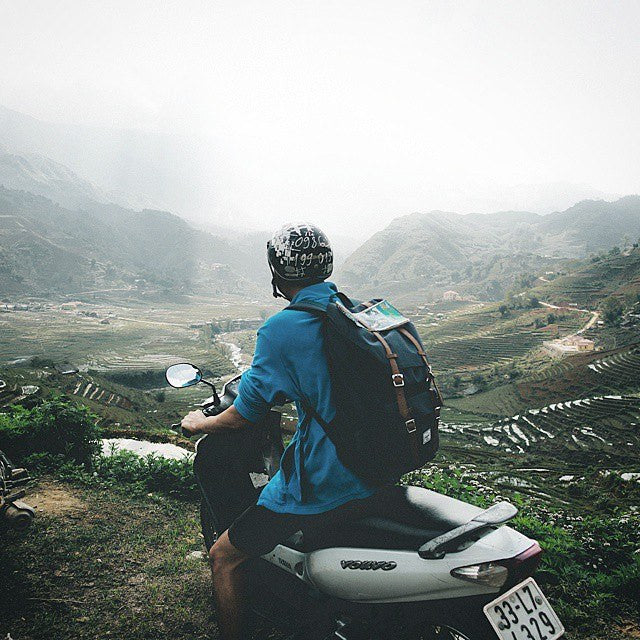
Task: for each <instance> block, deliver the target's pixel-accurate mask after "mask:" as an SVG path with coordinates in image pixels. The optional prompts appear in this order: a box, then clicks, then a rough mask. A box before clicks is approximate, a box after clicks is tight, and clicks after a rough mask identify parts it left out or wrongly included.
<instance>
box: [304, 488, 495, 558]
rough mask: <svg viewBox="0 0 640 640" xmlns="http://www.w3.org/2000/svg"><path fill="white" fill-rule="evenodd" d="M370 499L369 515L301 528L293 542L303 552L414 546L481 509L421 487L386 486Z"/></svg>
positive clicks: (472, 516)
mask: <svg viewBox="0 0 640 640" xmlns="http://www.w3.org/2000/svg"><path fill="white" fill-rule="evenodd" d="M373 500H374V507H373V509H372V514H371V515H368V516H367V517H365V518H362V519H359V520H354V521H352V522H346V523H345V524H344V526H339V527H333V528H332V529H331V530H326V531H325V530H310V531H308V532H307V531H303V532H302V534H303V535H302V536H298V537H297V538H296V546H297V547H298V548H299V549H300V550H302V551H305V552H310V551H315V550H318V549H327V548H330V547H354V548H377V549H406V550H417V549H418V548H419V547H420V546H422V545H423V544H424V543H425V542H427V541H428V540H432V539H433V538H436V537H437V536H439V535H441V534H443V533H445V532H447V531H450V530H451V529H454V528H455V527H458V526H460V525H462V524H465V523H466V522H468V521H469V520H471V519H472V518H474V517H475V516H477V515H478V514H479V513H481V512H482V509H481V508H479V507H475V506H474V505H471V504H468V503H467V502H462V501H461V500H456V499H455V498H450V497H449V496H445V495H443V494H441V493H436V492H435V491H430V490H429V489H423V488H421V487H385V488H383V489H380V490H379V491H378V493H377V494H376V496H375V498H374V499H373Z"/></svg>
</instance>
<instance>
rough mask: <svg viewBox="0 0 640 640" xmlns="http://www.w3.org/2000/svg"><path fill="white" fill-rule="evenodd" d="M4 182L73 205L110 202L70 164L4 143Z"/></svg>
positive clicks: (0, 157) (0, 156)
mask: <svg viewBox="0 0 640 640" xmlns="http://www.w3.org/2000/svg"><path fill="white" fill-rule="evenodd" d="M0 185H2V186H4V187H6V188H7V189H17V190H20V191H29V192H31V193H33V194H35V195H39V196H44V197H45V198H48V199H49V200H52V201H53V202H56V203H57V204H59V205H61V206H63V207H68V208H70V209H76V208H78V207H82V206H85V205H87V204H89V203H94V202H102V203H105V202H108V198H107V196H106V194H105V193H104V192H103V191H102V190H101V189H99V188H98V187H96V186H95V185H93V184H91V183H90V182H88V181H87V180H83V179H82V178H80V176H78V175H77V174H76V173H74V172H73V171H72V170H71V169H69V167H66V166H65V165H63V164H60V163H59V162H55V161H53V160H51V159H50V158H45V157H44V156H40V155H31V154H17V153H12V152H10V151H8V150H7V149H3V148H2V146H1V145H0Z"/></svg>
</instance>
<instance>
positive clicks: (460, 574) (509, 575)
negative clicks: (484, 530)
mask: <svg viewBox="0 0 640 640" xmlns="http://www.w3.org/2000/svg"><path fill="white" fill-rule="evenodd" d="M541 557H542V549H541V548H540V545H539V544H538V543H537V542H534V543H533V544H532V545H531V546H530V547H529V548H528V549H526V550H525V551H523V552H522V553H519V554H518V555H517V556H514V557H513V558H507V559H506V560H497V561H495V562H483V563H482V564H471V565H468V566H466V567H457V568H456V569H452V570H451V575H452V576H454V577H455V578H460V579H461V580H467V581H468V582H477V583H480V584H484V585H486V586H488V587H493V588H494V589H501V588H502V587H504V586H505V585H508V586H512V585H514V584H518V582H522V580H524V579H525V578H528V577H529V576H531V575H533V574H534V573H535V570H536V569H537V568H538V565H539V564H540V560H541Z"/></svg>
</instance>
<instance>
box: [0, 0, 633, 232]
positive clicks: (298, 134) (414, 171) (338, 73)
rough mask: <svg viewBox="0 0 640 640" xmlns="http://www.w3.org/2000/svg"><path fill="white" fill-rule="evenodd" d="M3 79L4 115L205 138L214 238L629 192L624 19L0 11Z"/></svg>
mask: <svg viewBox="0 0 640 640" xmlns="http://www.w3.org/2000/svg"><path fill="white" fill-rule="evenodd" d="M0 61H1V64H0V104H4V105H5V106H8V107H10V108H12V109H16V110H18V111H23V112H26V113H29V114H31V115H34V116H36V117H39V118H42V119H46V120H53V121H61V122H74V123H84V124H98V125H107V126H113V127H125V128H131V127H133V128H144V129H149V130H159V131H163V132H175V133H184V132H187V133H193V132H199V133H200V134H201V135H202V136H203V139H209V138H210V140H211V154H212V156H211V158H212V159H213V160H212V162H211V163H210V164H209V163H208V162H207V161H206V160H203V165H202V179H203V180H205V181H209V182H210V183H211V185H212V192H213V193H214V194H215V195H213V196H212V202H211V207H212V211H213V212H214V213H216V212H217V214H218V215H219V217H220V219H221V220H222V221H225V220H227V219H228V218H230V217H232V216H235V217H237V218H238V219H240V220H243V221H246V222H247V224H254V225H256V224H258V225H260V226H263V225H267V226H268V225H269V224H272V223H273V222H274V221H278V220H281V219H282V218H283V217H284V218H301V217H309V218H313V219H316V220H318V221H319V222H320V223H321V224H324V225H325V226H327V227H329V228H331V229H337V228H339V226H340V224H341V223H342V222H343V221H344V220H347V219H349V220H351V221H352V223H353V224H354V225H356V226H357V227H358V228H359V227H361V226H362V225H369V226H371V227H379V226H380V225H381V224H383V223H384V221H385V220H388V219H389V218H391V217H393V216H395V215H398V214H402V213H407V212H411V211H416V210H422V211H425V210H430V209H433V208H448V209H455V208H457V209H458V210H460V207H465V206H466V207H468V208H475V209H476V210H481V211H482V210H495V209H498V208H505V207H509V206H518V204H520V202H519V200H518V198H520V199H522V198H523V196H521V195H520V194H521V193H522V192H523V191H524V192H529V191H532V188H531V187H523V188H520V189H518V188H514V187H516V185H538V184H545V183H552V182H569V183H574V184H582V185H590V186H591V187H593V188H595V189H597V190H600V191H602V192H605V193H617V194H626V193H634V192H635V193H638V192H640V116H639V114H640V108H639V105H640V80H639V78H640V2H638V1H637V0H633V1H630V2H624V1H620V0H615V1H611V0H608V1H604V2H587V1H585V0H580V1H575V2H574V1H568V0H561V1H560V2H558V0H553V1H551V2H544V1H540V0H535V1H530V2H518V1H509V2H494V1H490V0H484V1H482V2H454V1H453V0H450V1H445V2H432V1H429V0H420V1H416V2H414V1H411V0H395V1H391V0H387V1H386V2H381V1H374V0H359V1H357V2H356V1H349V0H339V1H334V0H314V1H305V0H292V1H281V0H277V1H276V0H260V1H257V2H249V1H244V0H230V1H225V2H216V1H211V0H208V1H206V2H189V1H186V0H180V1H179V2H168V1H166V0H163V1H161V2H160V1H158V0H152V1H149V2H141V1H136V0H126V1H124V2H119V1H114V0H108V1H105V0H101V1H100V2H91V1H87V0H75V1H66V2H62V1H55V0H44V1H41V2H38V1H35V0H30V1H29V2H16V1H15V0H0ZM568 188H569V187H568ZM571 188H573V187H571ZM571 188H570V189H571ZM536 189H537V188H533V192H535V191H536ZM558 189H559V190H560V191H562V190H563V189H564V187H563V186H560V187H558ZM525 200H526V197H525ZM523 204H524V205H526V204H528V203H527V202H524V203H523ZM540 208H544V206H543V205H541V206H540ZM182 213H188V212H182ZM193 215H196V216H197V215H200V213H198V212H196V213H194V214H193Z"/></svg>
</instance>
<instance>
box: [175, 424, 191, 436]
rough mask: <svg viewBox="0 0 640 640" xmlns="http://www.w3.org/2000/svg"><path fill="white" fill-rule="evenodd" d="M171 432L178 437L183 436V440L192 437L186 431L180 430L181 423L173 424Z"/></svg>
mask: <svg viewBox="0 0 640 640" xmlns="http://www.w3.org/2000/svg"><path fill="white" fill-rule="evenodd" d="M171 430H172V431H175V432H176V433H177V434H178V435H181V436H184V437H185V438H190V437H191V436H192V435H193V434H191V433H189V432H188V431H187V430H186V429H183V428H182V423H181V422H174V423H173V424H172V425H171Z"/></svg>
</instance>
